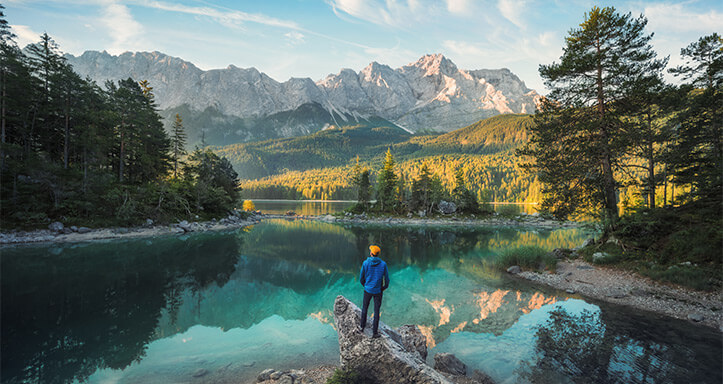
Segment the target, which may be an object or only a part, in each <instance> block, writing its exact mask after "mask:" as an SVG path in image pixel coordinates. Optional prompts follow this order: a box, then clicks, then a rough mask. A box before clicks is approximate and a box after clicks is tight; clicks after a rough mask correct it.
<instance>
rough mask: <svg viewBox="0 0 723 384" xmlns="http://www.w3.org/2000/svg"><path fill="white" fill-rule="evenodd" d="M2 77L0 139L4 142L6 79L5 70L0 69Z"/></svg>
mask: <svg viewBox="0 0 723 384" xmlns="http://www.w3.org/2000/svg"><path fill="white" fill-rule="evenodd" d="M1 76H2V79H1V80H0V81H1V82H2V90H1V91H0V92H2V94H0V99H1V100H2V101H0V127H2V133H1V134H0V138H1V139H0V140H1V142H2V143H3V144H5V97H6V94H5V81H6V76H7V75H6V73H5V71H2V73H1Z"/></svg>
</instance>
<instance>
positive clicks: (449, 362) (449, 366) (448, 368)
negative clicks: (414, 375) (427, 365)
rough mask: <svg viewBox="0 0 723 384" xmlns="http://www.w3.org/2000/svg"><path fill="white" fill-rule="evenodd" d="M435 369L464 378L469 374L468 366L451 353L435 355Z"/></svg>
mask: <svg viewBox="0 0 723 384" xmlns="http://www.w3.org/2000/svg"><path fill="white" fill-rule="evenodd" d="M434 369H436V370H438V371H439V372H444V373H451V374H453V375H460V376H464V375H466V374H467V365H465V364H464V363H463V362H462V361H461V360H460V359H458V358H457V356H455V355H453V354H451V353H438V354H436V355H434Z"/></svg>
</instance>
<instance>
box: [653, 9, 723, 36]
mask: <svg viewBox="0 0 723 384" xmlns="http://www.w3.org/2000/svg"><path fill="white" fill-rule="evenodd" d="M643 13H644V14H645V16H646V17H647V18H648V28H650V30H653V31H658V30H669V31H679V32H700V33H701V35H702V34H710V33H713V32H720V29H721V26H723V13H721V12H718V11H715V10H710V11H708V12H705V13H697V12H694V11H693V10H691V9H689V8H688V7H686V6H685V5H684V4H654V5H648V6H646V7H645V8H644V10H643Z"/></svg>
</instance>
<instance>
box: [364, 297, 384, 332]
mask: <svg viewBox="0 0 723 384" xmlns="http://www.w3.org/2000/svg"><path fill="white" fill-rule="evenodd" d="M372 297H373V298H374V322H373V323H372V331H373V332H374V333H377V331H378V330H379V309H380V308H381V307H382V292H379V293H369V292H367V291H364V301H363V302H362V313H361V324H360V326H361V328H362V329H364V327H366V325H367V310H368V309H369V302H370V301H371V300H372Z"/></svg>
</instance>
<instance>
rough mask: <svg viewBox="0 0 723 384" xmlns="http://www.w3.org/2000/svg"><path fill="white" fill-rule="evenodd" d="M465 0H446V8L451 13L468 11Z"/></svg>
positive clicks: (467, 3)
mask: <svg viewBox="0 0 723 384" xmlns="http://www.w3.org/2000/svg"><path fill="white" fill-rule="evenodd" d="M468 6H469V2H468V1H467V0H447V10H448V11H449V12H451V13H457V14H465V13H467V12H468V11H469V9H468Z"/></svg>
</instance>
